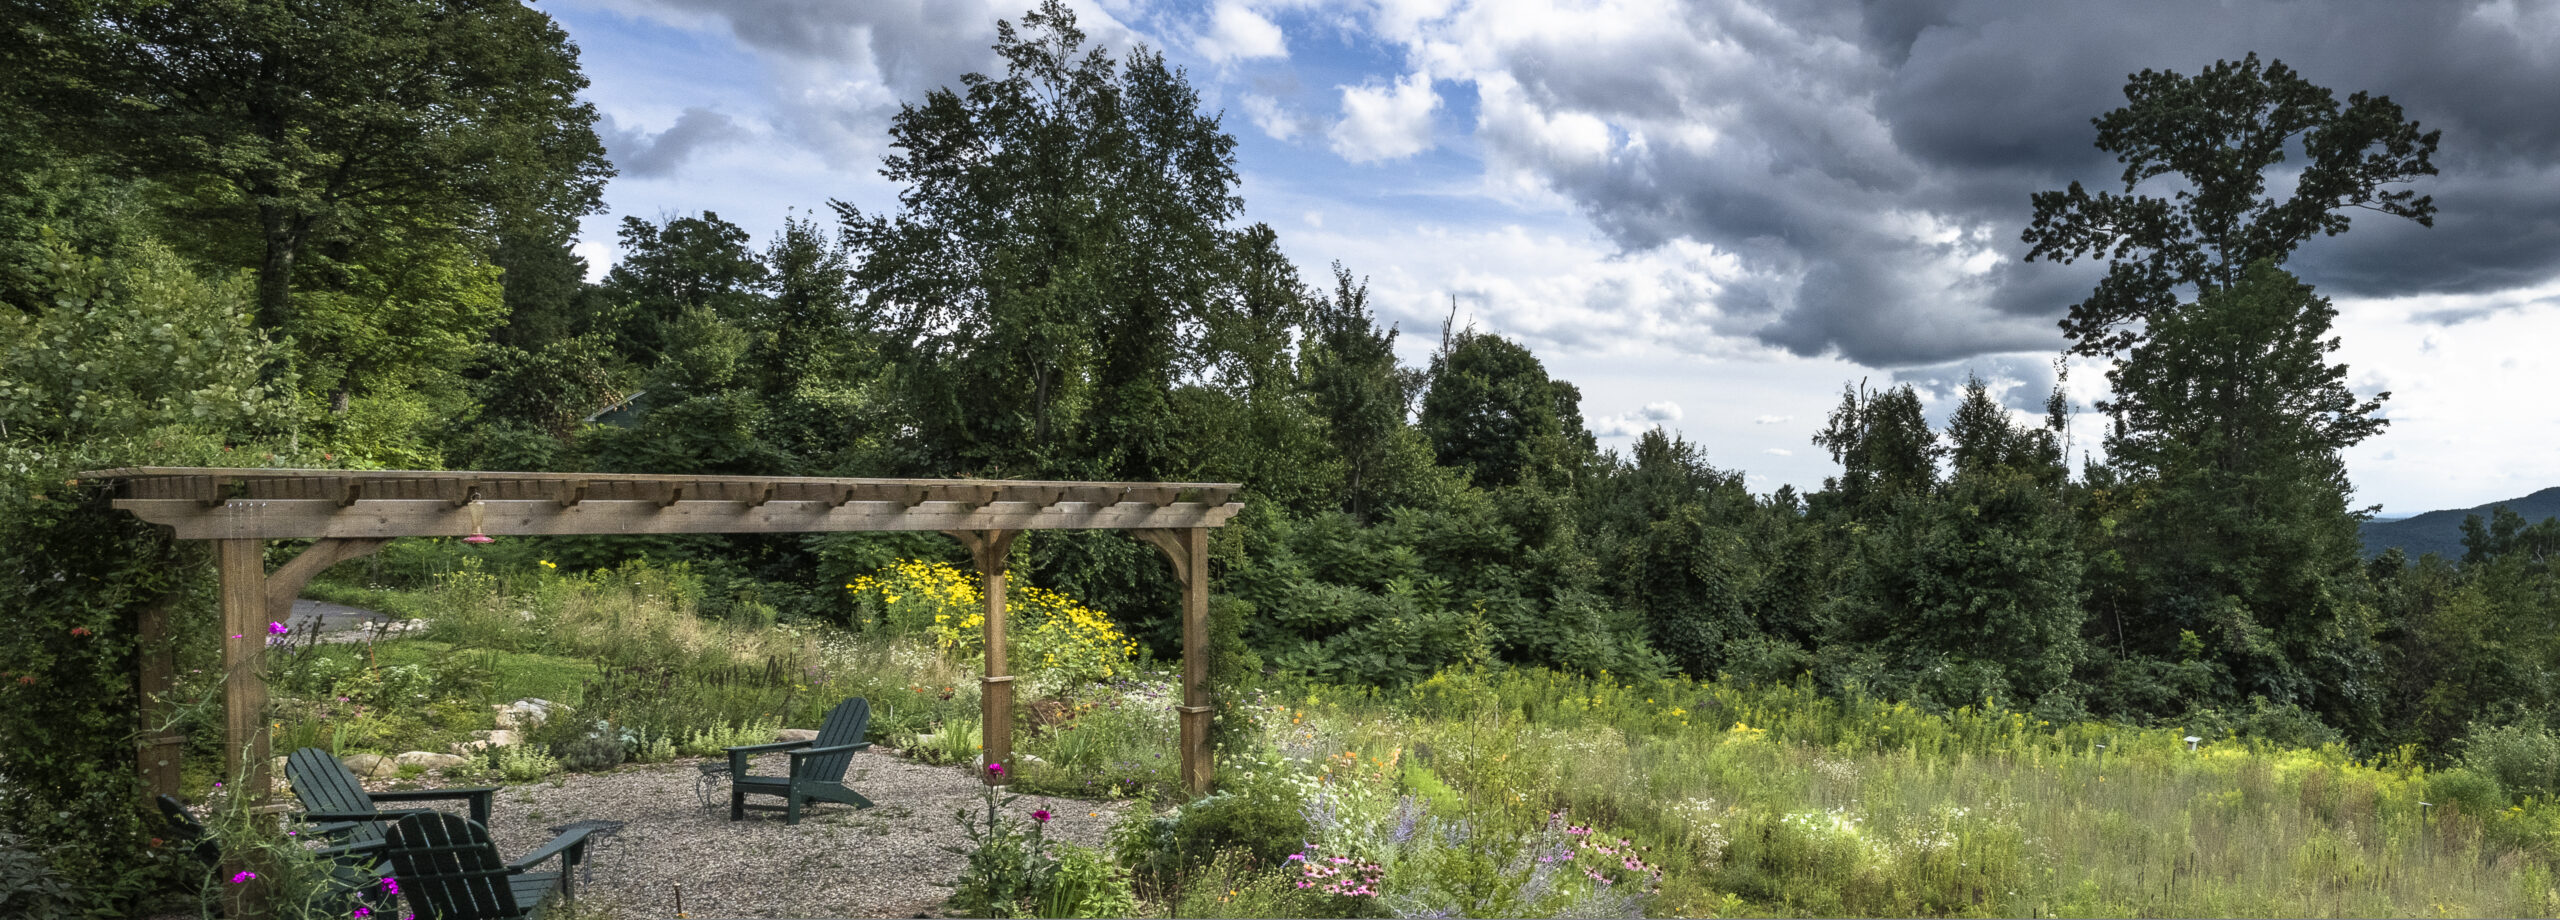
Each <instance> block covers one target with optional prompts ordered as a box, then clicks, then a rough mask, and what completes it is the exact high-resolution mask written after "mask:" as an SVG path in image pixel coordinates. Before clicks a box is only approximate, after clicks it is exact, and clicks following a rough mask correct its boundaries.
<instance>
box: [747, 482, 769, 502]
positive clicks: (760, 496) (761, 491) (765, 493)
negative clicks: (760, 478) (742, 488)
mask: <svg viewBox="0 0 2560 920" xmlns="http://www.w3.org/2000/svg"><path fill="white" fill-rule="evenodd" d="M772 500H773V483H770V482H768V483H765V484H764V485H763V486H762V487H759V488H757V489H756V497H754V498H750V499H747V507H749V508H762V507H764V503H766V502H769V501H772Z"/></svg>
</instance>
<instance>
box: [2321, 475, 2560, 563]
mask: <svg viewBox="0 0 2560 920" xmlns="http://www.w3.org/2000/svg"><path fill="white" fill-rule="evenodd" d="M2499 505H2505V506H2507V510H2509V511H2513V512H2515V513H2517V514H2519V515H2522V516H2523V517H2524V520H2525V523H2526V524H2539V523H2542V519H2543V518H2547V517H2560V486H2553V487H2551V488H2548V489H2544V490H2542V491H2540V492H2535V493H2533V494H2531V495H2527V496H2525V497H2523V498H2511V499H2508V500H2506V501H2501V502H2490V503H2488V504H2485V505H2481V506H2479V507H2477V508H2460V509H2455V510H2450V511H2429V512H2427V513H2425V514H2420V515H2414V516H2411V517H2405V518H2401V519H2399V520H2397V521H2366V522H2364V526H2363V527H2362V528H2360V529H2359V535H2360V536H2362V537H2363V538H2364V554H2365V555H2366V556H2378V555H2381V554H2382V551H2383V550H2386V549H2390V548H2392V547H2394V546H2397V547H2399V548H2400V551H2401V552H2403V553H2407V554H2408V556H2409V558H2410V559H2412V560H2415V559H2417V558H2418V557H2420V556H2424V555H2426V554H2428V553H2435V554H2437V555H2441V556H2443V557H2445V558H2446V559H2461V558H2462V520H2463V519H2464V518H2467V517H2470V516H2471V515H2475V514H2477V515H2479V516H2480V519H2481V520H2482V521H2487V520H2489V519H2490V517H2491V514H2490V512H2492V511H2494V510H2496V509H2497V507H2498V506H2499Z"/></svg>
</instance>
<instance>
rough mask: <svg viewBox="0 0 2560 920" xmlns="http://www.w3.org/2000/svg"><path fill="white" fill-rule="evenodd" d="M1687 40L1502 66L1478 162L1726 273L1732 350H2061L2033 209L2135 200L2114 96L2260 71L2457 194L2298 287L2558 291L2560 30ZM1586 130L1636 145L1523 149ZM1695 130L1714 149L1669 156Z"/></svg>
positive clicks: (2069, 299)
mask: <svg viewBox="0 0 2560 920" xmlns="http://www.w3.org/2000/svg"><path fill="white" fill-rule="evenodd" d="M1684 13H1685V15H1683V16H1682V17H1681V23H1679V27H1677V28H1662V29H1649V30H1641V31H1640V32H1639V33H1638V34H1636V35H1633V36H1631V37H1628V38H1626V39H1624V40H1623V42H1622V44H1621V46H1619V47H1610V48H1591V47H1587V45H1583V44H1577V43H1580V42H1585V41H1587V40H1586V39H1585V38H1583V37H1581V36H1577V35H1571V34H1565V35H1555V36H1549V37H1545V38H1541V37H1536V36H1532V37H1529V38H1525V39H1521V40H1518V41H1516V42H1514V43H1513V44H1511V45H1509V46H1508V47H1506V48H1505V49H1503V55H1502V57H1501V64H1500V68H1501V69H1502V70H1503V71H1505V72H1506V73H1507V74H1508V75H1509V77H1510V78H1511V79H1513V80H1516V81H1517V82H1518V84H1519V86H1520V90H1519V92H1518V93H1517V96H1516V101H1514V102H1510V103H1505V102H1504V101H1503V100H1501V99H1495V100H1493V101H1491V102H1489V103H1488V115H1487V117H1486V119H1485V122H1484V124H1483V126H1482V127H1481V128H1480V130H1479V136H1480V139H1482V140H1483V141H1484V142H1485V144H1486V146H1487V148H1488V151H1489V156H1490V157H1492V158H1494V159H1496V160H1497V161H1499V162H1502V163H1505V164H1507V165H1509V166H1511V167H1513V168H1520V169H1525V170H1527V171H1530V172H1532V173H1535V174H1537V175H1539V176H1541V177H1543V178H1545V179H1546V180H1547V181H1548V182H1549V183H1550V184H1552V185H1553V186H1554V187H1555V188H1556V189H1558V190H1559V191H1561V192H1562V193H1564V194H1565V195H1567V196H1569V197H1571V198H1572V199H1574V200H1575V201H1576V202H1577V203H1578V204H1580V205H1581V207H1582V208H1583V209H1584V210H1585V211H1586V212H1587V213H1588V214H1589V215H1590V216H1591V218H1592V220H1593V221H1594V222H1595V223H1596V224H1597V225H1598V226H1599V227H1601V228H1602V229H1603V231H1604V232H1607V233H1608V234H1610V235H1611V237H1612V238H1613V239H1615V240H1616V241H1617V242H1618V243H1619V244H1620V245H1623V246H1627V247H1631V248H1637V249H1643V248H1649V247H1652V246H1655V245H1659V244H1661V243H1662V242H1664V241H1667V240H1671V239H1676V238H1685V239H1691V240H1696V241H1700V242H1705V243H1709V244H1712V245H1714V246H1716V247H1717V248H1719V249H1722V250H1725V251H1727V252H1732V253H1736V254H1738V255H1740V256H1741V257H1742V258H1743V261H1744V264H1745V268H1746V272H1747V275H1748V277H1746V278H1743V279H1740V280H1738V281H1736V282H1735V283H1734V284H1732V285H1730V286H1729V287H1728V289H1727V291H1726V293H1725V295H1724V296H1723V298H1722V299H1721V302H1720V303H1719V307H1720V308H1721V312H1722V317H1723V318H1722V319H1721V320H1720V324H1721V325H1720V331H1725V332H1728V333H1732V332H1740V333H1744V334H1749V335H1752V336H1755V337H1757V338H1759V339H1760V340H1761V341H1764V342H1767V343H1770V344H1773V345H1777V346H1780V347H1783V348H1786V349H1788V350H1790V351H1793V352H1796V353H1799V354H1808V355H1811V354H1820V353H1825V352H1834V351H1836V352H1837V353H1839V354H1841V355H1842V356H1844V357H1847V358H1849V359H1851V360H1854V361H1857V362H1860V363H1863V364H1868V365H1873V366H1885V367H1910V366H1920V365H1929V364H1936V363H1941V362H1947V361H1952V360H1955V359H1959V358H1963V357H1967V356H1972V355H1982V354H1989V353H1996V352H2002V351H2019V350H2040V351H2051V350H2054V349H2057V348H2059V347H2060V346H2061V345H2062V344H2063V342H2062V339H2061V336H2060V334H2059V332H2058V331H2056V330H2055V328H2054V321H2055V320H2057V319H2059V318H2060V317H2061V315H2062V314H2063V312H2064V311H2065V310H2067V309H2068V307H2069V305H2070V304H2072V303H2075V302H2077V301H2079V300H2080V299H2082V298H2083V297H2085V296H2087V293H2088V290H2089V285H2090V284H2091V282H2092V280H2093V279H2094V277H2095V276H2096V274H2097V272H2098V271H2099V270H2100V266H2098V265H2093V264H2091V263H2089V262H2085V261H2084V262H2082V263H2080V264H2077V265H2072V266H2055V265H2050V264H2047V263H2034V264H2024V263H2022V262H2021V261H2020V258H2021V256H2022V255H2023V253H2024V246H2023V244H2021V243H2020V242H2019V241H2018V233H2019V231H2020V230H2021V229H2022V228H2023V227H2024V226H2025V224H2026V222H2027V220H2028V217H2029V215H2030V211H2031V209H2030V206H2029V204H2028V196H2029V195H2030V194H2031V193H2033V192H2036V191H2041V190H2046V189H2055V188H2060V187H2062V186H2064V185H2066V184H2068V183H2069V182H2071V181H2074V180H2078V181H2080V182H2082V183H2083V184H2085V185H2088V186H2089V187H2091V188H2093V189H2099V188H2105V189H2120V188H2121V187H2122V184H2121V178H2120V173H2121V171H2122V167H2121V165H2119V164H2117V163H2115V162H2114V161H2113V159H2112V157H2111V156H2110V155H2108V154H2106V153H2104V152H2103V151H2099V150H2097V149H2096V148H2095V147H2094V146H2092V142H2093V141H2094V139H2095V130H2094V128H2093V127H2092V126H2091V124H2090V119H2092V118H2093V117H2095V116H2097V115H2099V114H2101V113H2103V112H2105V111H2107V110H2110V109H2112V108H2115V107H2117V106H2120V105H2122V104H2123V103H2124V98H2123V85H2124V82H2125V79H2126V75H2127V74H2129V73H2131V72H2133V71H2138V70H2142V69H2146V68H2151V69H2163V70H2175V71H2178V72H2181V73H2194V72H2197V71H2198V70H2200V69H2202V68H2203V67H2206V66H2209V65H2211V64H2212V63H2213V62H2214V61H2216V60H2220V59H2237V58H2239V57H2241V56H2242V55H2244V54H2246V53H2248V52H2251V51H2256V52H2257V53H2258V54H2259V56H2260V57H2261V58H2262V59H2280V60H2283V61H2284V62H2285V63H2287V64H2288V65H2290V66H2292V67H2293V68H2295V69H2296V70H2298V71H2300V72H2302V73H2303V74H2304V75H2305V76H2306V77H2307V78H2308V79H2310V80H2311V81H2312V82H2314V83H2317V84H2319V85H2322V86H2325V87H2328V88H2330V89H2332V90H2334V91H2336V92H2337V94H2338V95H2339V96H2340V97H2341V98H2342V99H2343V97H2345V96H2346V95H2348V94H2351V93H2354V92H2356V91H2359V90H2364V91H2370V92H2373V93H2376V94H2382V95H2389V96H2391V97H2392V98H2393V99H2394V100H2395V101H2397V102H2399V103H2401V104H2402V105H2403V106H2404V107H2405V108H2406V110H2407V112H2408V115H2409V117H2412V118H2416V119H2418V120H2419V121H2421V122H2422V123H2424V125H2425V126H2426V127H2428V128H2441V129H2443V130H2444V141H2443V146H2442V148H2441V150H2440V152H2439V154H2438V155H2437V158H2436V162H2437V165H2438V166H2439V168H2441V169H2442V170H2443V173H2444V175H2443V176H2441V177H2436V178H2430V179H2422V180H2420V181H2419V182H2417V183H2414V184H2413V186H2412V187H2414V188H2416V189H2417V190H2418V191H2419V193H2420V194H2433V195H2434V196H2435V197H2436V200H2437V203H2438V204H2439V206H2440V207H2441V209H2442V210H2441V213H2440V215H2439V217H2438V220H2437V226H2436V227H2435V228H2434V229H2432V230H2429V229H2425V228H2421V227H2418V226H2415V225H2414V224H2410V223H2409V222H2407V221H2404V220H2400V219H2398V218H2390V217H2386V216H2384V215H2380V214H2376V213H2370V212H2354V215H2353V216H2354V218H2355V224H2356V226H2355V229H2354V230H2353V231H2352V232H2350V233H2349V234H2347V235H2346V236H2343V237H2339V238H2336V239H2329V240H2318V241H2314V242H2313V243H2312V244H2310V245H2308V246H2306V247H2305V248H2304V250H2303V252H2302V253H2301V255H2300V256H2299V257H2298V258H2297V259H2296V260H2295V262H2294V263H2293V265H2292V267H2293V268H2294V269H2295V270H2296V271H2297V272H2298V273H2300V274H2302V275H2303V276H2304V277H2305V278H2306V279H2307V280H2309V281H2311V282H2312V283H2314V284H2317V285H2320V287H2321V289H2322V290H2323V291H2324V292H2325V293H2328V294H2331V295H2333V296H2336V295H2346V296H2354V295H2373V296H2389V295H2400V294H2412V293H2428V292H2438V293H2449V292H2480V291H2492V290H2498V289H2502V288H2507V287H2513V286H2517V285H2522V284H2528V283H2532V282H2537V281H2540V280H2543V279H2547V278H2550V277H2552V276H2553V274H2554V273H2555V269H2560V222H2555V221H2554V220H2553V218H2552V217H2551V215H2553V214H2555V213H2560V182H2555V181H2553V180H2554V179H2560V168H2556V167H2552V166H2549V165H2546V164H2551V163H2554V162H2555V161H2560V4H2553V3H2548V2H2544V3H2517V4H2502V3H2480V4H2474V3H2404V2H2362V3H2357V2H2343V3H2321V4H2308V3H2251V4H2234V3H2223V2H2160V3H2142V4H2049V3H2022V2H1940V3H1919V4H1894V3H1880V4H1866V5H1853V4H1849V3H1846V2H1801V3H1787V2H1769V3H1750V2H1744V0H1694V2H1692V3H1690V4H1689V5H1688V6H1687V8H1686V9H1685V10H1684ZM1683 29H1685V30H1686V31H1683ZM1479 82H1480V83H1481V80H1480V81H1479ZM1504 104H1513V105H1517V106H1521V107H1525V108H1526V109H1529V110H1532V111H1534V112H1535V113H1536V115H1537V116H1539V118H1530V117H1517V116H1506V115H1505V114H1504V113H1503V112H1502V111H1498V110H1497V109H1498V108H1499V107H1500V106H1501V105H1504ZM1573 114H1583V115H1589V116H1592V117H1596V118H1599V119H1601V120H1603V121H1606V122H1607V123H1609V124H1610V125H1611V126H1612V127H1613V128H1616V129H1619V130H1623V131H1625V132H1626V133H1627V135H1628V136H1629V137H1630V138H1637V139H1641V143H1629V144H1624V145H1621V147H1620V149H1617V150H1615V151H1613V152H1612V153H1611V154H1610V155H1608V156H1607V157H1605V158H1599V159H1593V158H1588V157H1584V158H1578V159H1577V158H1573V157H1566V156H1559V155H1556V154H1555V153H1554V152H1553V149H1552V148H1551V147H1550V146H1543V144H1544V142H1543V141H1542V139H1541V138H1540V137H1539V135H1538V133H1537V131H1536V126H1538V125H1540V124H1545V123H1549V122H1548V121H1541V120H1540V118H1544V119H1548V120H1552V119H1555V118H1557V117H1559V116H1564V115H1573ZM1702 126H1703V127H1708V128H1712V130H1713V132H1714V136H1713V139H1712V141H1710V142H1707V143H1696V142H1688V143H1683V142H1681V141H1680V140H1679V138H1680V137H1681V136H1682V132H1684V131H1687V132H1691V133H1693V134H1694V132H1695V131H1696V130H1697V129H1698V128H1700V127H1702ZM2155 181H2156V180H2155ZM2142 190H2143V191H2146V192H2151V193H2154V194H2166V192H2165V191H2162V190H2157V189H2154V188H2153V187H2151V186H2144V187H2143V189H2142ZM1957 379H1958V380H1959V381H1960V380H1961V377H1960V376H1959V377H1958V378H1957ZM2037 398H2039V399H2040V398H2041V393H2038V394H2037Z"/></svg>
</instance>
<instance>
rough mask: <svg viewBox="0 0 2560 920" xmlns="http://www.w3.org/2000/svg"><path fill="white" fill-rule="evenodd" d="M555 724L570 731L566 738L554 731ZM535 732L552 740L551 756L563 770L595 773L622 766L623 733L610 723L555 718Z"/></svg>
mask: <svg viewBox="0 0 2560 920" xmlns="http://www.w3.org/2000/svg"><path fill="white" fill-rule="evenodd" d="M553 725H567V726H570V728H569V730H568V731H567V732H566V733H565V736H563V733H560V732H555V731H554V730H552V728H551V726H553ZM536 732H537V734H544V735H550V736H551V737H552V739H553V740H551V741H550V742H549V744H548V746H549V747H550V749H551V756H552V757H554V758H556V759H558V760H559V761H560V766H561V767H562V768H564V769H569V770H576V771H578V772H580V773H594V772H596V771H599V770H610V769H613V768H615V767H618V766H621V765H622V757H623V753H624V751H623V742H622V731H621V730H620V729H618V728H615V727H614V725H613V723H611V722H607V721H602V720H598V721H595V722H587V721H584V720H577V719H552V720H549V721H546V722H544V723H543V725H542V728H540V729H537V730H536Z"/></svg>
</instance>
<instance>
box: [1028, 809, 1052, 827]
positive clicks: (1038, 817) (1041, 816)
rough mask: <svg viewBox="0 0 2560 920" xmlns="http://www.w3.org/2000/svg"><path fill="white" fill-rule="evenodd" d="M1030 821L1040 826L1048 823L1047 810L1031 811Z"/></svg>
mask: <svg viewBox="0 0 2560 920" xmlns="http://www.w3.org/2000/svg"><path fill="white" fill-rule="evenodd" d="M1031 820H1034V821H1038V822H1040V823H1042V824H1047V823H1049V810H1048V809H1046V808H1040V809H1034V810H1032V812H1031Z"/></svg>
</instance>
